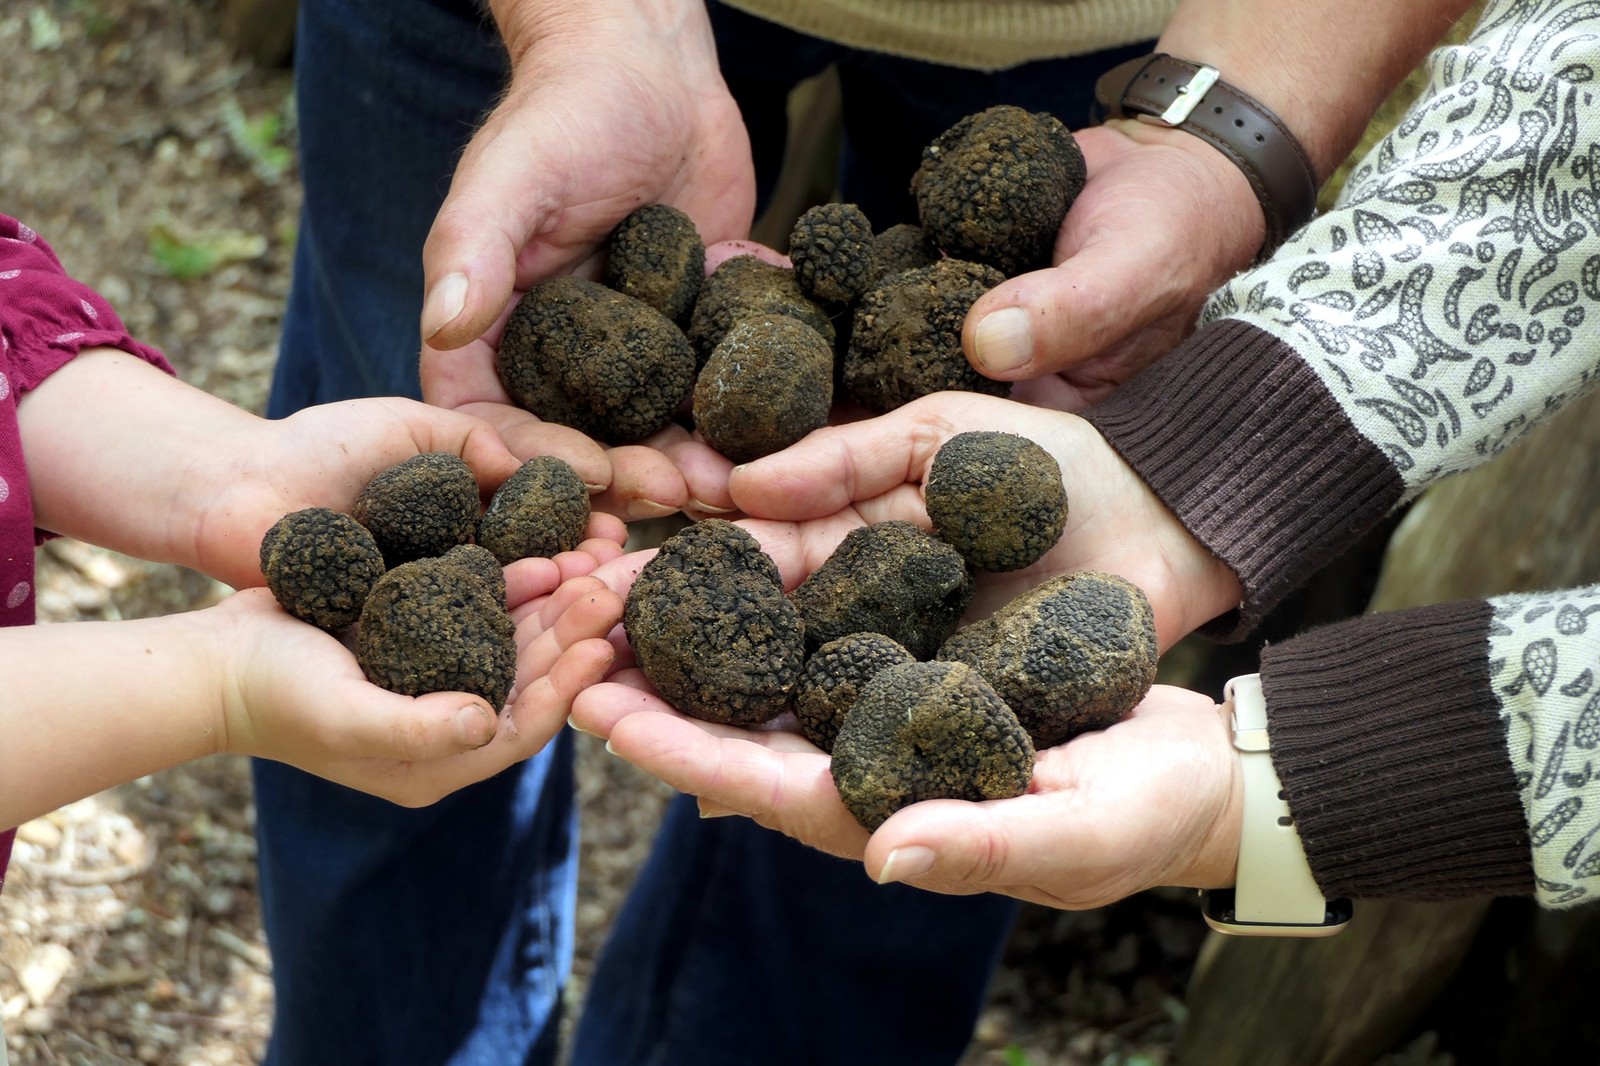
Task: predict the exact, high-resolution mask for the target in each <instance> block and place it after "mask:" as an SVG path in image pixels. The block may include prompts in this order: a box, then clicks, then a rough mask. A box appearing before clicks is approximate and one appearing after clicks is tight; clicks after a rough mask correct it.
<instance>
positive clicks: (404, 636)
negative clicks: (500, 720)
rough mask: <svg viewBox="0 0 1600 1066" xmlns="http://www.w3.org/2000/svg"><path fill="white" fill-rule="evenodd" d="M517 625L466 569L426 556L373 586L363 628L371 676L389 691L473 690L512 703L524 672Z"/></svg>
mask: <svg viewBox="0 0 1600 1066" xmlns="http://www.w3.org/2000/svg"><path fill="white" fill-rule="evenodd" d="M516 635H517V634H516V625H515V624H514V623H513V622H512V621H511V616H510V615H509V614H507V613H506V609H505V604H504V602H503V601H500V602H496V600H495V597H494V595H493V593H491V591H490V590H489V587H488V585H487V584H486V583H485V582H484V581H483V580H482V579H481V578H479V577H478V576H477V575H476V574H473V573H471V572H469V571H468V570H467V569H465V568H464V567H460V566H454V565H450V564H447V563H445V562H443V561H441V560H439V559H420V560H418V561H416V562H412V563H405V564H402V565H400V566H397V567H395V568H394V569H393V570H390V571H389V572H388V573H387V574H384V575H383V577H381V578H379V579H378V583H377V584H376V585H374V586H373V587H372V593H371V595H369V596H368V597H367V604H366V606H365V607H364V608H363V609H362V611H361V624H360V626H359V627H358V628H357V629H356V659H357V661H358V662H360V663H361V669H362V670H363V671H364V672H365V673H366V675H367V680H369V681H371V682H372V683H373V684H375V685H378V686H380V687H382V688H386V689H388V690H389V691H390V692H398V693H401V694H402V695H406V696H420V695H422V694H423V693H426V692H470V693H472V694H473V695H476V696H482V697H483V698H484V699H485V700H487V701H488V703H489V706H491V707H494V708H497V709H498V708H500V707H503V706H505V702H506V699H507V697H508V696H510V694H511V686H512V683H513V682H514V681H515V680H516V674H517V640H516Z"/></svg>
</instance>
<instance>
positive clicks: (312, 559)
mask: <svg viewBox="0 0 1600 1066" xmlns="http://www.w3.org/2000/svg"><path fill="white" fill-rule="evenodd" d="M383 569H384V567H383V553H382V552H380V551H379V550H378V542H377V541H375V540H373V539H372V534H371V533H369V532H367V530H366V527H364V526H362V525H361V523H359V522H357V521H356V520H355V519H354V518H351V517H350V516H349V515H347V514H340V513H339V512H337V511H330V510H329V509H328V508H326V507H308V508H306V509H305V510H303V511H293V512H291V513H289V514H286V515H284V516H283V517H282V518H280V519H278V521H277V522H275V523H273V526H272V528H271V529H269V530H267V533H266V536H264V537H262V538H261V573H262V574H263V575H264V576H265V577H266V579H267V588H269V589H271V590H272V595H273V596H275V597H277V600H278V604H279V605H280V606H281V607H282V608H283V609H284V610H285V611H287V612H289V613H290V614H291V615H293V616H294V617H296V618H298V619H300V620H301V621H302V622H310V623H311V624H312V625H314V626H316V627H317V628H319V629H326V630H328V631H329V632H332V631H333V630H336V629H342V628H344V627H345V626H347V625H350V624H351V623H352V622H354V621H355V620H356V619H357V618H359V617H360V616H361V605H362V604H363V603H365V602H366V600H367V594H368V593H369V592H371V591H372V586H373V583H374V582H376V581H377V580H378V578H380V577H382V576H383Z"/></svg>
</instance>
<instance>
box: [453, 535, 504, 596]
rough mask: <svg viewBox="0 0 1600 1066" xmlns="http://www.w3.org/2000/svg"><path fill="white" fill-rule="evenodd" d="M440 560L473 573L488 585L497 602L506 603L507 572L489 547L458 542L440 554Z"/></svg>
mask: <svg viewBox="0 0 1600 1066" xmlns="http://www.w3.org/2000/svg"><path fill="white" fill-rule="evenodd" d="M439 561H440V562H441V563H444V564H445V565H446V566H459V567H460V568H461V569H463V570H465V571H466V572H467V573H469V574H472V575H473V576H474V577H476V578H478V579H479V580H480V581H482V582H483V583H484V584H485V585H486V586H487V587H488V589H489V592H490V594H491V595H493V596H494V599H495V602H496V603H498V604H500V605H501V606H504V605H505V602H506V572H505V570H504V569H503V568H502V567H501V566H500V560H499V559H496V558H495V557H494V553H493V552H491V551H490V550H489V549H488V548H484V547H480V546H479V545H476V544H457V545H456V546H455V547H454V548H451V549H450V550H449V551H447V552H445V553H444V554H443V555H441V556H439Z"/></svg>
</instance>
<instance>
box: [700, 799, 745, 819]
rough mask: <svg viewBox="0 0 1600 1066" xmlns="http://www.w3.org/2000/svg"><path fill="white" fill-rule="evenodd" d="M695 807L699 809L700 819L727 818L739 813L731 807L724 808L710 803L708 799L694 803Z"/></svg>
mask: <svg viewBox="0 0 1600 1066" xmlns="http://www.w3.org/2000/svg"><path fill="white" fill-rule="evenodd" d="M696 806H698V807H699V808H700V817H702V818H727V817H728V816H730V815H734V814H738V813H739V812H738V811H735V810H733V809H732V808H731V807H724V806H722V805H721V804H718V803H712V802H711V801H710V800H708V799H700V800H698V801H696Z"/></svg>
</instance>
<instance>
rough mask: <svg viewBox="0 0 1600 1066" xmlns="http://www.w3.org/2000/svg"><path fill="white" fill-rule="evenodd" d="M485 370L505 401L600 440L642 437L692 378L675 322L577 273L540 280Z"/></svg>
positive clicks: (662, 419) (666, 415)
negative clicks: (492, 372) (495, 375)
mask: <svg viewBox="0 0 1600 1066" xmlns="http://www.w3.org/2000/svg"><path fill="white" fill-rule="evenodd" d="M495 369H496V370H497V371H498V372H499V374H500V380H501V382H502V383H503V384H504V385H505V388H506V392H507V394H508V395H510V397H511V399H512V402H514V403H515V404H517V405H518V406H519V407H522V408H523V409H525V410H528V411H531V412H533V413H534V414H536V415H538V416H539V417H540V418H542V419H544V420H545V421H547V422H559V423H560V424H561V425H564V426H572V427H573V428H574V429H578V430H581V431H582V432H584V433H585V434H587V435H589V436H591V437H594V438H596V439H598V440H601V441H604V442H606V443H607V444H632V443H634V442H636V441H639V440H643V439H644V438H645V437H648V436H649V435H650V434H652V433H654V432H655V431H656V430H658V429H660V428H661V427H662V426H664V425H666V424H667V422H668V421H670V420H671V418H672V415H673V413H674V412H676V411H677V409H678V405H679V404H680V403H682V402H683V399H684V397H686V396H687V395H688V394H689V387H690V385H692V384H693V383H694V370H695V360H694V352H693V350H692V349H691V348H690V347H689V342H688V340H687V339H686V338H685V337H684V335H683V331H682V330H680V329H679V328H678V327H677V326H675V325H673V324H672V321H671V319H669V318H667V317H666V316H665V315H663V314H662V313H661V312H660V311H657V310H656V309H655V308H653V307H651V306H650V305H649V304H647V303H645V302H644V301H643V300H636V299H634V298H633V297H632V296H629V295H627V294H625V293H620V292H616V291H614V290H612V289H608V288H606V287H605V286H604V285H600V284H598V283H596V282H593V281H587V280H585V279H583V278H575V277H558V278H550V279H549V280H547V281H542V282H540V283H539V284H537V285H535V286H534V287H533V288H531V289H529V290H528V291H527V292H526V293H524V294H523V296H522V299H520V300H518V301H517V306H516V307H515V308H514V309H513V310H512V312H511V317H510V318H509V319H508V320H507V321H506V328H505V333H504V335H503V336H502V337H501V338H500V349H499V351H498V352H497V353H496V356H495Z"/></svg>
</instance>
